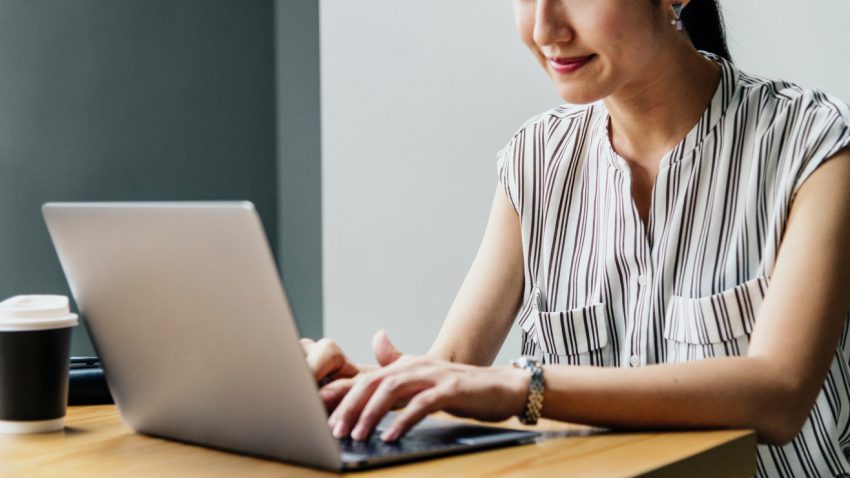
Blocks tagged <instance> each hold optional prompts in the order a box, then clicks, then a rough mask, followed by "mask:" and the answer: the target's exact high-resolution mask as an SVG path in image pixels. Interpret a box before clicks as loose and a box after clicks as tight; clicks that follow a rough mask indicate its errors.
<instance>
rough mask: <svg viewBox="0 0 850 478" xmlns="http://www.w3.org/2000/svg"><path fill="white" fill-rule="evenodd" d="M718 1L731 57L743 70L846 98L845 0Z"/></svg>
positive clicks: (848, 6)
mask: <svg viewBox="0 0 850 478" xmlns="http://www.w3.org/2000/svg"><path fill="white" fill-rule="evenodd" d="M720 3H721V5H722V6H723V9H724V13H725V15H726V23H727V27H728V30H729V32H728V33H729V44H730V49H731V51H732V56H733V57H734V60H735V62H736V63H737V64H738V65H739V66H740V67H741V68H742V69H744V70H745V71H748V72H752V73H757V74H759V75H761V76H766V77H770V78H783V79H786V80H789V81H793V82H796V83H799V84H801V85H803V86H806V87H809V88H819V89H822V90H824V91H826V92H828V93H831V94H833V95H836V96H838V97H839V98H841V99H842V100H844V101H848V102H850V1H847V0H820V1H817V2H811V3H804V2H800V1H799V0H721V2H720Z"/></svg>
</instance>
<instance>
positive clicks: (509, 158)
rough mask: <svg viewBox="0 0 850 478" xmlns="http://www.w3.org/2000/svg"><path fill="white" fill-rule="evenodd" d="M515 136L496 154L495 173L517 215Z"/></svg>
mask: <svg viewBox="0 0 850 478" xmlns="http://www.w3.org/2000/svg"><path fill="white" fill-rule="evenodd" d="M519 134H520V132H517V134H516V135H514V137H513V138H512V139H511V140H510V141H509V142H508V144H506V145H505V147H503V148H502V149H500V150H499V151H498V152H497V153H496V173H497V174H498V175H499V184H501V185H502V188H503V189H504V190H505V194H506V195H507V196H508V199H509V200H510V201H511V204H512V205H513V207H514V209H515V210H516V211H517V214H519V207H518V205H519V198H518V191H517V189H518V188H517V173H518V172H517V169H516V167H517V160H516V154H517V136H519Z"/></svg>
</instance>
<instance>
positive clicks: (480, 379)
mask: <svg viewBox="0 0 850 478" xmlns="http://www.w3.org/2000/svg"><path fill="white" fill-rule="evenodd" d="M375 339H376V342H380V341H386V344H383V345H382V346H383V347H386V346H389V347H392V345H391V344H390V343H389V340H388V339H387V338H386V335H384V334H383V333H380V332H379V336H377V337H376V338H375ZM529 379H530V376H529V373H528V372H527V371H525V370H520V369H516V368H513V367H511V366H505V367H498V368H493V367H476V366H472V365H463V364H457V363H452V362H447V361H444V360H440V359H436V358H432V357H416V356H412V355H401V357H400V358H398V359H397V360H395V361H394V362H393V363H391V364H389V365H387V366H385V367H381V368H379V369H377V370H373V371H370V372H366V373H361V374H360V375H358V376H357V377H355V378H354V379H353V384H352V385H351V389H350V390H349V391H348V392H347V393H346V394H345V397H344V398H343V399H342V401H341V402H340V403H339V406H337V408H336V410H334V412H333V413H332V414H331V416H330V418H329V419H328V424H329V425H330V427H331V429H332V430H333V434H334V436H335V437H337V438H342V437H345V436H348V435H349V434H350V435H351V438H353V439H355V440H364V439H366V438H367V437H368V436H369V435H370V434H371V433H372V430H373V429H374V428H375V427H376V426H377V425H378V423H379V422H380V421H381V419H382V418H383V417H384V415H386V414H387V412H389V411H390V410H392V409H394V408H398V407H400V406H404V407H405V408H404V410H402V411H401V412H399V414H398V417H397V418H396V420H395V421H394V422H393V423H392V425H391V426H390V428H388V429H387V430H385V431H384V432H383V434H382V435H381V439H383V440H384V441H394V440H396V439H398V438H399V437H401V436H402V435H403V434H404V433H405V432H407V430H409V429H410V428H411V427H412V426H413V425H415V424H416V423H417V422H419V421H420V420H422V419H423V418H425V416H426V415H428V414H429V413H433V412H436V411H438V410H444V411H446V412H448V413H451V414H452V415H456V416H460V417H468V418H475V419H478V420H486V421H500V420H505V419H508V418H510V417H512V416H514V415H517V414H518V413H520V412H521V411H522V409H523V407H524V406H525V400H526V396H527V394H528V382H529Z"/></svg>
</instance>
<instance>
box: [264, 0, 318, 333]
mask: <svg viewBox="0 0 850 478" xmlns="http://www.w3.org/2000/svg"><path fill="white" fill-rule="evenodd" d="M275 5H276V14H275V32H276V42H275V45H276V51H277V55H276V65H277V140H278V158H279V161H280V162H279V183H278V193H279V202H278V204H279V208H278V209H279V211H280V214H279V218H280V231H279V232H280V250H281V254H280V266H281V270H282V273H283V280H284V282H285V283H286V290H287V294H288V295H289V301H290V304H291V306H292V309H293V310H294V311H295V316H296V317H297V318H298V324H299V327H300V329H301V334H302V335H305V336H309V337H314V338H317V337H321V335H322V241H321V237H322V151H321V126H322V125H321V120H320V107H319V94H320V88H319V2H318V1H317V0H306V1H305V0H277V1H276V2H275Z"/></svg>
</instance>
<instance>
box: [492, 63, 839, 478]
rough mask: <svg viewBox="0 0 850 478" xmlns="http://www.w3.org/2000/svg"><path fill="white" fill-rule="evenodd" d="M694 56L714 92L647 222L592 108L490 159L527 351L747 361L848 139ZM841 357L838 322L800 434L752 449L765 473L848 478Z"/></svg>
mask: <svg viewBox="0 0 850 478" xmlns="http://www.w3.org/2000/svg"><path fill="white" fill-rule="evenodd" d="M703 54H704V55H706V56H707V57H709V58H711V59H713V60H714V61H716V62H717V63H719V65H720V66H721V71H722V78H721V81H720V85H719V86H718V88H717V91H716V93H715V95H714V97H713V99H712V101H711V104H710V105H709V107H708V108H707V109H706V111H705V113H704V114H703V116H702V118H701V119H700V120H699V122H698V123H697V124H696V126H695V127H694V128H693V129H692V130H691V131H690V132H688V134H687V135H686V136H685V138H684V139H683V140H682V141H681V142H680V143H679V144H678V145H677V146H676V147H675V148H674V149H673V150H672V151H670V152H669V153H667V154H666V155H665V156H664V157H663V158H662V159H661V164H660V169H659V172H658V176H657V179H656V181H655V186H654V189H653V192H652V205H651V208H650V211H649V217H648V221H647V223H646V224H645V225H644V223H643V221H642V220H641V219H640V217H639V216H638V213H637V210H636V209H635V205H634V201H633V197H632V192H631V190H632V186H631V174H630V169H629V166H628V165H627V164H626V162H625V161H624V160H623V158H621V157H620V156H618V155H617V153H616V152H615V151H614V149H613V148H612V146H611V143H610V140H609V135H608V113H607V111H606V110H605V107H604V104H603V103H602V102H601V101H600V102H597V103H593V104H590V105H581V106H578V105H564V106H559V107H557V108H554V109H552V110H550V111H548V112H545V113H543V114H541V115H539V116H537V117H534V118H532V119H531V120H529V121H528V122H527V123H526V124H525V125H524V126H523V127H522V128H521V129H520V130H519V131H518V132H517V133H516V134H515V135H514V137H513V138H512V139H511V141H510V142H509V143H508V144H507V146H505V148H503V149H502V150H501V151H500V152H499V154H498V172H499V178H500V182H501V184H502V185H503V187H504V188H505V190H506V192H507V194H508V196H509V198H510V201H511V202H512V203H513V206H514V208H515V209H516V210H517V213H518V214H519V218H520V222H521V227H522V245H523V256H524V267H525V271H524V274H525V297H526V300H525V301H524V304H523V305H522V307H521V309H520V311H519V314H518V316H517V321H518V323H519V326H520V327H521V328H522V330H523V350H522V352H523V354H528V355H539V356H541V357H542V359H543V361H544V362H546V363H567V364H574V365H596V366H612V367H639V366H643V365H649V364H656V363H675V362H685V361H690V360H699V359H702V358H708V357H725V356H737V355H744V354H746V352H747V345H748V343H749V337H750V333H751V332H752V331H753V326H754V323H755V320H756V317H757V313H758V310H759V307H760V305H761V303H762V301H763V299H764V297H765V295H766V294H767V293H768V290H769V289H770V277H771V273H772V271H773V268H774V266H775V264H776V258H777V252H778V250H779V244H780V241H781V238H782V234H783V231H784V229H785V226H786V224H787V221H788V214H789V211H790V205H791V201H792V200H793V198H794V194H795V193H796V192H797V190H798V189H799V188H800V186H801V185H802V184H803V182H804V181H805V180H806V179H807V178H808V177H809V175H811V174H812V172H814V171H815V170H816V169H817V167H818V166H820V165H821V164H823V163H824V161H825V160H826V159H828V158H829V157H830V156H833V155H835V154H836V153H837V152H838V151H840V150H841V149H842V148H843V147H845V146H847V145H848V144H850V108H848V106H847V105H846V104H844V103H842V102H840V101H838V100H836V99H835V98H833V97H830V96H828V95H826V94H824V93H821V92H819V91H813V90H806V89H803V88H800V87H799V86H796V85H793V84H790V83H786V82H782V81H775V80H767V79H764V78H760V77H757V76H753V75H749V74H747V73H743V72H741V71H740V70H738V69H737V68H736V67H735V66H734V65H733V64H732V63H729V62H727V61H725V60H723V59H721V58H719V57H716V56H714V55H711V54H710V53H703ZM848 360H850V329H848V327H847V326H845V329H844V333H843V335H842V337H841V341H840V343H839V346H838V348H837V349H836V350H835V358H834V360H833V362H832V365H831V367H830V370H829V374H828V376H827V378H826V381H825V382H824V385H823V388H822V390H821V392H820V395H819V396H818V398H817V401H816V403H815V406H814V408H812V411H811V413H810V414H809V418H808V420H807V421H806V423H805V425H804V427H803V429H802V431H801V432H800V433H799V434H798V435H797V436H796V438H795V439H794V440H793V441H792V442H791V443H789V444H787V445H786V446H782V447H780V446H767V445H760V446H759V447H758V464H757V473H758V475H759V476H826V475H829V476H834V475H839V474H842V473H850V464H848V454H850V366H848Z"/></svg>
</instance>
